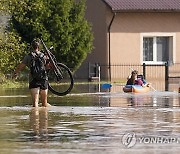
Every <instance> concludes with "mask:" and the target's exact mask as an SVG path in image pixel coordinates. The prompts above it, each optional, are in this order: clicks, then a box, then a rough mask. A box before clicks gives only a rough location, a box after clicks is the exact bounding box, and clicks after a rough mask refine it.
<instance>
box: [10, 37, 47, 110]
mask: <svg viewBox="0 0 180 154" xmlns="http://www.w3.org/2000/svg"><path fill="white" fill-rule="evenodd" d="M39 48H40V43H39V41H37V40H34V41H33V42H32V52H31V53H29V54H27V55H26V56H25V57H24V59H23V61H22V62H21V63H20V64H19V65H18V66H17V68H16V70H15V72H14V75H13V78H16V77H17V75H18V74H19V72H20V71H21V70H23V69H24V68H25V67H26V66H27V67H29V68H30V76H29V89H30V91H31V96H32V103H33V107H38V103H39V96H40V98H41V102H42V106H44V107H47V106H49V104H48V103H47V95H48V77H47V72H46V62H47V58H46V56H45V55H44V54H43V53H42V52H40V49H39Z"/></svg>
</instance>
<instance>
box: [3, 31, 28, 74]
mask: <svg viewBox="0 0 180 154" xmlns="http://www.w3.org/2000/svg"><path fill="white" fill-rule="evenodd" d="M25 49H26V44H25V43H22V41H21V38H20V37H19V36H18V34H16V33H14V32H8V33H5V34H4V35H2V36H1V37H0V72H1V73H3V74H7V73H10V72H12V71H14V68H15V67H16V66H17V64H18V63H20V62H21V60H22V57H23V56H24V53H25Z"/></svg>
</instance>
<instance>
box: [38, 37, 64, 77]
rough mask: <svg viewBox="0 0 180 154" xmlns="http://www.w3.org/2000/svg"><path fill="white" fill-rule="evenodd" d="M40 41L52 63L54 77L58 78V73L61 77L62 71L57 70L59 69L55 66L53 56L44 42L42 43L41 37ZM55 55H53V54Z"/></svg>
mask: <svg viewBox="0 0 180 154" xmlns="http://www.w3.org/2000/svg"><path fill="white" fill-rule="evenodd" d="M40 41H41V42H42V44H43V46H44V48H45V52H46V54H47V55H48V58H49V60H50V63H51V64H52V65H53V68H54V73H55V75H56V77H57V78H58V79H59V75H60V79H62V78H63V76H62V73H61V72H60V71H59V69H58V68H57V64H56V62H55V61H54V60H53V57H52V55H53V54H52V53H51V51H50V50H49V49H48V48H47V46H46V44H45V43H44V41H43V39H42V38H41V39H40ZM54 57H55V56H54Z"/></svg>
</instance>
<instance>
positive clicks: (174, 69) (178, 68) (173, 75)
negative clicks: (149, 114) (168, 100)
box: [95, 62, 180, 90]
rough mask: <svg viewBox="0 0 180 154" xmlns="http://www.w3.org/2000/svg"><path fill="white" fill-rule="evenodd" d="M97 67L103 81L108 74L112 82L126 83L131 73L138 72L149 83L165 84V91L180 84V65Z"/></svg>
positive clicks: (116, 65) (115, 65)
mask: <svg viewBox="0 0 180 154" xmlns="http://www.w3.org/2000/svg"><path fill="white" fill-rule="evenodd" d="M95 66H96V67H97V66H100V70H101V73H100V74H101V76H102V79H103V77H104V76H105V78H106V75H104V74H105V73H106V74H110V76H109V75H107V76H108V78H110V79H111V81H122V82H125V81H126V79H127V77H128V76H129V75H130V74H131V71H132V70H137V71H138V73H139V74H143V75H144V76H145V78H146V80H147V81H151V82H153V81H156V82H158V81H161V82H164V88H165V90H168V89H169V84H171V83H179V82H180V63H176V64H169V63H168V62H166V63H164V64H162V65H147V64H145V63H144V64H143V65H140V64H114V65H111V66H108V65H99V64H96V65H95ZM109 69H110V72H109ZM95 70H97V69H95ZM97 73H98V72H97ZM110 79H109V80H110Z"/></svg>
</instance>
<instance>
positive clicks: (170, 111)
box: [0, 85, 180, 154]
mask: <svg viewBox="0 0 180 154" xmlns="http://www.w3.org/2000/svg"><path fill="white" fill-rule="evenodd" d="M49 103H50V104H52V105H53V106H52V107H50V108H48V109H47V108H41V107H40V108H37V109H34V108H32V107H31V98H30V95H29V91H28V89H12V90H10V89H4V90H1V91H0V149H1V152H0V153H13V154H14V153H53V154H54V153H78V154H79V153H82V154H84V153H103V154H104V153H124V154H125V153H147V154H148V153H149V154H151V153H162V154H166V153H167V154H168V153H179V150H180V146H179V145H180V95H179V94H178V93H177V92H159V91H157V92H153V91H152V92H149V93H146V94H125V93H123V92H121V91H120V90H119V91H118V90H117V91H116V92H115V91H114V92H108V91H106V90H102V91H101V92H99V90H98V88H97V87H94V86H92V85H88V86H87V85H86V86H85V85H82V86H81V87H75V89H74V91H73V92H72V93H71V94H69V95H67V96H65V97H56V96H54V95H52V94H49Z"/></svg>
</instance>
